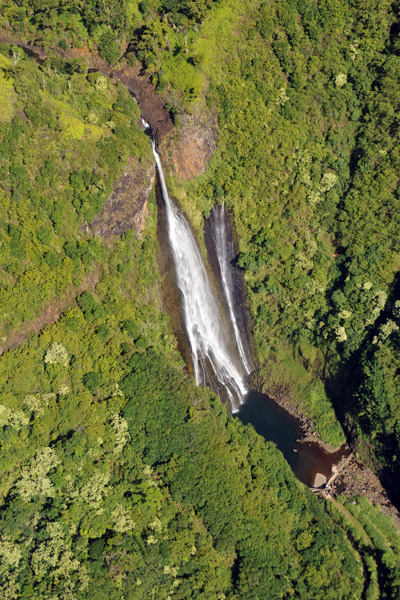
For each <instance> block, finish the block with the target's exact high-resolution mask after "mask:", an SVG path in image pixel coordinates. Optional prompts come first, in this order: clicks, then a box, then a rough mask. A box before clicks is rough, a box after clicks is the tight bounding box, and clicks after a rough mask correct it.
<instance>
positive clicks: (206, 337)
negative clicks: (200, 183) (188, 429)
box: [145, 124, 248, 412]
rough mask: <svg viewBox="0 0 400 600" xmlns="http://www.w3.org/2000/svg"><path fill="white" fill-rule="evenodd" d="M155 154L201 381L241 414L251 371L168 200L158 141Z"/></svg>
mask: <svg viewBox="0 0 400 600" xmlns="http://www.w3.org/2000/svg"><path fill="white" fill-rule="evenodd" d="M145 125H146V124H145ZM152 148H153V153H154V157H155V159H156V164H157V168H158V174H159V179H160V184H161V189H162V195H163V199H164V202H165V208H166V216H167V222H168V237H169V243H170V246H171V250H172V255H173V259H174V265H175V271H176V277H177V283H178V287H179V289H180V292H181V301H182V310H183V318H184V323H185V328H186V333H187V336H188V340H189V344H190V352H191V357H192V362H193V368H194V373H195V377H196V381H197V383H199V384H202V385H209V386H210V387H211V389H213V390H214V391H215V392H217V393H219V394H220V395H222V396H226V397H227V398H228V399H229V401H230V404H231V407H232V412H237V411H238V410H239V406H240V405H241V403H242V402H243V398H244V396H245V395H246V394H247V392H248V388H247V385H246V382H245V377H246V374H247V373H248V370H247V367H246V366H245V365H244V364H243V363H242V361H241V359H240V349H238V348H236V344H235V343H234V342H233V341H232V339H231V338H230V336H229V334H228V332H227V330H226V327H225V325H224V322H223V319H222V316H221V313H220V310H219V307H218V305H217V302H216V300H215V298H214V294H213V290H212V287H211V282H210V279H209V276H208V274H207V270H206V267H205V265H204V261H203V258H202V255H201V252H200V249H199V247H198V245H197V243H196V240H195V238H194V236H193V233H192V231H191V229H190V227H189V224H188V222H187V220H186V219H185V217H184V216H183V214H182V213H181V212H180V210H179V209H178V207H177V206H176V205H175V204H174V203H173V201H172V200H171V199H170V197H169V194H168V189H167V186H166V183H165V178H164V172H163V168H162V164H161V160H160V157H159V155H158V153H157V151H156V149H155V142H154V141H152ZM233 329H234V327H233Z"/></svg>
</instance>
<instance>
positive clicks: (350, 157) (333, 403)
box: [0, 0, 400, 600]
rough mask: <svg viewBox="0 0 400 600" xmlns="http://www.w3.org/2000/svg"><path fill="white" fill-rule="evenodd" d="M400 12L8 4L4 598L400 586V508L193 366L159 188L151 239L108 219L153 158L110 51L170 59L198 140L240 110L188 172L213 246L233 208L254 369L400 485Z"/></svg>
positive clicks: (1, 170) (169, 79)
mask: <svg viewBox="0 0 400 600" xmlns="http://www.w3.org/2000/svg"><path fill="white" fill-rule="evenodd" d="M398 10H399V7H398V3H397V2H388V1H387V0H384V1H378V0H354V1H347V0H341V1H339V0H336V1H328V0H324V1H321V2H313V1H311V0H293V1H288V0H275V1H272V0H271V2H264V1H261V0H240V1H234V0H215V1H212V0H201V1H191V0H183V1H171V0H164V1H163V0H143V1H142V2H137V1H136V0H125V1H123V0H121V1H118V0H113V1H110V2H104V1H101V2H100V1H97V0H85V1H84V0H71V1H70V0H64V1H61V2H60V1H58V0H19V1H11V0H7V1H4V0H0V202H1V214H0V257H1V261H0V304H1V314H0V336H1V337H0V348H1V351H2V355H1V357H0V386H1V398H0V448H1V454H0V463H1V470H0V472H1V484H0V538H1V544H0V590H1V597H2V598H5V599H10V600H13V599H14V598H37V599H48V600H51V599H54V598H68V599H75V598H76V599H77V600H78V599H84V598H90V597H96V599H97V598H98V599H102V598H104V599H106V598H107V599H116V600H117V599H121V600H122V599H123V598H129V599H130V598H132V599H134V598H137V599H143V598H160V599H165V600H167V599H169V600H172V599H173V598H177V599H178V598H182V599H186V598H196V599H197V598H204V599H210V600H215V599H216V598H218V599H221V600H222V599H224V598H226V599H231V600H234V599H246V600H247V599H264V598H270V599H271V600H272V599H274V598H304V599H306V598H307V599H308V598H315V599H318V598H324V599H326V598H328V599H329V598H331V599H332V600H338V599H340V598H343V599H346V600H348V599H350V598H354V599H358V598H360V599H361V598H368V599H369V600H372V599H378V598H400V584H399V581H400V544H399V538H398V535H397V533H396V531H395V529H394V527H393V525H392V524H391V523H390V521H389V520H388V519H387V518H386V517H384V516H383V515H382V514H381V513H380V512H379V510H378V509H377V508H375V507H373V506H371V505H370V504H369V503H368V502H367V501H366V500H365V499H362V500H360V499H358V500H355V504H353V503H348V504H347V505H346V508H345V509H344V508H343V507H342V505H340V506H335V505H334V504H333V503H330V504H328V503H324V502H323V501H322V500H317V499H316V498H315V497H313V496H312V494H311V493H310V492H309V491H308V490H307V489H306V488H304V486H303V485H302V484H300V483H299V482H298V481H297V480H296V479H295V478H294V476H293V474H292V472H291V471H290V469H289V467H288V465H287V464H286V462H285V461H284V459H283V457H282V455H281V454H280V453H279V452H278V451H277V449H276V447H275V446H274V445H273V444H271V443H267V442H265V441H264V440H263V439H262V438H260V437H259V436H258V435H257V434H256V433H255V432H254V430H253V429H252V428H251V427H248V426H246V427H245V426H243V425H242V424H240V422H239V421H238V420H235V419H233V418H232V417H231V416H229V415H227V413H226V410H225V408H224V407H223V406H222V404H221V402H220V400H219V399H218V398H217V397H216V396H215V395H214V394H212V393H211V392H210V391H209V390H203V389H200V388H198V387H196V386H195V385H194V382H193V381H192V379H191V378H190V377H189V376H188V375H187V373H186V372H185V370H184V369H183V361H182V358H181V356H180V355H179V352H178V350H177V342H176V339H175V337H174V336H173V335H172V328H171V321H170V317H169V316H168V315H167V314H166V313H165V310H164V308H163V305H162V293H161V278H160V273H159V270H158V268H157V260H156V249H157V236H156V234H157V230H156V217H157V215H156V213H157V208H156V203H155V200H154V191H153V192H152V193H151V194H150V198H149V202H148V215H147V217H146V222H145V228H144V231H143V232H142V234H141V235H138V234H137V232H135V231H133V230H131V229H129V230H127V231H124V233H123V234H121V235H119V236H114V237H110V238H109V237H107V236H105V235H104V236H102V235H93V234H92V233H91V228H90V224H91V223H93V220H94V219H95V218H97V217H98V216H99V215H100V214H101V213H102V209H103V208H104V206H105V204H106V202H107V200H108V199H109V198H110V195H111V193H112V191H113V189H115V186H116V183H117V181H118V180H119V179H120V178H121V177H122V176H123V175H124V173H126V172H127V171H126V169H128V167H129V169H131V170H133V171H135V172H136V171H137V172H146V173H147V172H149V173H151V172H152V171H151V170H152V161H153V159H152V155H151V149H150V146H149V141H148V139H147V138H146V136H145V134H144V133H143V132H142V131H141V130H140V128H139V127H138V123H137V122H138V119H139V117H140V108H139V107H138V105H137V104H136V103H135V101H134V99H133V98H132V95H131V94H129V92H128V91H127V89H126V88H125V87H124V86H123V85H122V84H121V83H117V82H116V81H115V80H114V79H111V78H108V77H106V76H105V75H103V74H101V73H99V72H98V71H95V72H90V69H88V62H87V61H88V57H90V56H96V55H97V53H99V55H100V57H101V58H102V59H104V60H105V61H107V62H108V63H110V64H111V65H117V66H119V67H129V68H130V69H133V70H136V71H135V72H139V71H141V72H143V73H144V74H146V75H147V76H148V78H149V80H150V81H151V83H152V84H153V86H154V88H155V89H156V90H157V93H158V94H160V95H162V98H164V100H165V105H166V108H167V109H168V110H169V111H170V113H171V115H172V117H173V120H174V123H175V126H176V127H175V129H176V131H177V132H178V134H179V131H180V128H181V127H182V123H183V122H187V120H188V119H192V120H196V119H200V120H201V122H207V119H208V120H209V121H212V122H213V123H217V124H218V125H217V129H218V145H217V149H216V151H215V152H214V154H213V156H212V158H211V161H210V163H209V165H208V167H207V169H206V170H205V172H204V173H203V174H202V175H200V176H199V177H197V178H194V179H192V180H190V181H184V180H183V179H181V178H179V177H178V176H177V174H176V172H174V169H173V168H172V167H171V165H170V169H169V179H168V185H169V187H170V190H171V192H172V194H173V195H174V197H176V198H177V199H178V200H179V202H180V205H181V206H182V208H183V209H184V211H185V212H186V214H187V215H188V216H189V217H190V218H191V221H192V223H193V224H195V225H196V226H197V230H198V234H199V237H200V238H201V224H202V220H203V219H204V217H207V216H208V215H209V213H210V210H211V208H212V206H213V205H214V204H215V202H222V201H224V202H225V203H226V205H227V206H228V208H229V210H230V211H231V214H232V216H233V220H234V224H235V226H236V231H237V236H238V244H239V254H238V265H239V267H240V268H241V269H242V271H243V274H244V279H245V282H246V287H247V300H248V306H249V310H250V312H251V315H252V320H253V334H254V340H255V346H256V350H257V356H258V361H259V367H258V369H257V372H256V373H255V374H254V381H255V382H256V383H257V384H258V385H259V386H260V387H262V388H263V389H265V390H267V391H268V392H269V393H270V394H271V395H274V393H277V391H278V390H279V392H280V393H284V394H285V395H286V396H287V397H288V398H289V400H290V402H292V404H293V405H295V406H297V408H299V409H300V410H301V411H302V412H303V413H305V414H306V415H307V416H310V417H312V418H313V420H314V422H315V425H316V427H317V429H318V431H319V433H320V435H321V437H322V439H324V440H325V441H326V442H328V443H330V444H331V445H336V446H337V445H339V444H340V443H342V442H343V441H344V440H345V434H346V435H347V438H348V440H349V441H350V442H351V443H352V444H353V445H354V446H355V447H356V449H357V450H358V453H359V454H358V456H361V457H362V458H363V459H364V460H369V461H370V463H371V464H372V465H374V468H375V469H376V470H377V471H378V472H379V473H383V475H384V474H385V473H386V474H387V480H390V481H391V484H392V488H391V489H392V493H394V494H396V493H399V490H398V489H397V488H396V486H397V485H398V481H400V479H399V478H398V476H399V474H400V469H399V458H398V457H399V452H400V404H399V368H400V362H399V361H400V355H399V328H400V288H399V281H398V271H399V239H400V238H399V234H398V230H399V215H400V210H399V209H400V206H399V172H400V170H399V166H400V165H399V160H400V156H399V144H398V133H399V100H400V98H399V94H400V92H399V85H398V82H399V74H400V47H399V41H398V33H399V25H398ZM23 46H25V47H26V46H35V47H37V48H39V49H40V48H41V49H43V51H44V54H45V58H43V59H41V61H37V60H35V59H34V58H32V57H31V56H30V54H29V53H28V52H25V51H24V50H23ZM185 119H186V121H185ZM168 143H169V142H168V140H166V141H165V140H163V142H162V144H163V145H162V146H161V147H162V148H163V149H165V157H163V158H165V162H166V163H168V164H170V163H169V159H170V157H169V154H168ZM150 183H151V181H150ZM200 241H201V239H200ZM335 411H336V414H337V415H338V416H339V417H340V422H339V420H337V419H336V416H335ZM396 477H397V479H396ZM339 500H340V499H339ZM340 507H342V509H341V508H340Z"/></svg>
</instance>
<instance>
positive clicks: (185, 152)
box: [160, 109, 217, 181]
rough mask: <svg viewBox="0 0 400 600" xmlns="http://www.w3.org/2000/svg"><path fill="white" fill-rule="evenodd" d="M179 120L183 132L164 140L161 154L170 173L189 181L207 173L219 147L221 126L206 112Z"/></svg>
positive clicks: (177, 131)
mask: <svg viewBox="0 0 400 600" xmlns="http://www.w3.org/2000/svg"><path fill="white" fill-rule="evenodd" d="M179 119H180V126H179V128H177V129H176V130H174V132H173V133H172V134H171V135H169V136H168V139H163V140H162V143H161V147H160V151H161V155H162V156H163V160H164V162H166V164H167V167H168V169H169V170H170V171H171V172H172V173H173V174H174V175H176V176H177V177H178V178H179V179H181V180H183V181H189V180H190V179H193V178H194V177H198V176H199V175H201V174H202V173H204V171H205V170H206V167H207V165H208V163H209V161H210V158H211V156H212V154H213V152H214V150H215V148H216V146H217V123H216V119H215V117H213V115H211V114H210V113H206V112H205V111H204V109H203V110H202V111H200V110H199V109H198V110H196V111H195V114H193V115H188V114H183V115H181V116H180V118H179Z"/></svg>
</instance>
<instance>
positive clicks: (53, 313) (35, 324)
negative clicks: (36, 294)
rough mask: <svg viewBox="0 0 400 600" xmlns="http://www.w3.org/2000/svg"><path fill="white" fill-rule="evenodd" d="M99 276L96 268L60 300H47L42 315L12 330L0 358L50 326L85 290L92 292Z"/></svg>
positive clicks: (2, 347)
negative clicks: (32, 335)
mask: <svg viewBox="0 0 400 600" xmlns="http://www.w3.org/2000/svg"><path fill="white" fill-rule="evenodd" d="M100 275H101V270H100V268H99V267H96V268H95V269H94V270H93V271H92V272H91V273H89V275H87V277H85V279H84V280H83V281H82V282H81V284H80V285H79V286H78V287H71V288H69V289H67V290H66V291H65V292H64V294H63V296H62V297H61V298H58V299H54V298H53V299H52V300H49V301H48V302H47V303H46V305H45V307H44V309H43V311H42V313H41V314H40V315H39V316H38V317H36V319H33V320H32V321H30V322H29V323H21V325H20V326H19V327H18V328H16V329H13V331H11V332H10V334H9V336H8V337H7V338H6V340H5V341H4V342H3V343H2V344H1V347H0V356H1V355H2V354H4V352H7V351H8V350H14V349H15V348H18V346H20V345H21V344H23V343H24V342H26V341H27V339H28V338H29V336H30V335H31V334H37V333H40V332H41V331H42V330H43V329H44V328H45V327H46V326H47V325H51V324H52V323H55V322H56V321H58V319H59V318H60V317H61V315H62V314H63V313H65V312H66V311H67V310H68V309H69V308H71V306H72V304H73V303H74V302H75V298H77V297H78V296H80V294H82V293H83V292H85V291H87V290H90V291H93V290H94V288H95V287H96V285H97V282H98V281H99V279H100Z"/></svg>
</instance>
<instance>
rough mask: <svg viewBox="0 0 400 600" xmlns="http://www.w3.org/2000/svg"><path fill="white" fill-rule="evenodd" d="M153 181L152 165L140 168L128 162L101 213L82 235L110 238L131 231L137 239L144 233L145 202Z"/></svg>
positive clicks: (138, 165)
mask: <svg viewBox="0 0 400 600" xmlns="http://www.w3.org/2000/svg"><path fill="white" fill-rule="evenodd" d="M154 178H155V166H154V164H152V163H149V164H146V165H141V164H140V163H139V161H137V160H134V159H132V158H130V159H129V160H128V163H127V165H126V167H125V169H124V172H123V173H122V175H121V176H120V178H119V180H118V181H117V183H116V184H115V186H114V189H113V191H112V193H111V195H110V197H109V198H108V200H106V202H105V203H104V205H103V208H102V211H101V213H100V214H99V215H98V216H97V217H95V218H94V220H93V221H92V223H90V224H89V225H86V227H85V232H86V233H90V234H92V235H98V236H101V237H103V238H109V237H112V236H115V235H121V234H122V233H124V232H125V231H128V229H134V230H135V231H136V233H137V234H138V235H140V234H141V233H142V231H143V229H144V223H145V218H146V215H147V212H148V209H147V200H148V197H149V194H150V191H151V188H152V187H153V184H154Z"/></svg>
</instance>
